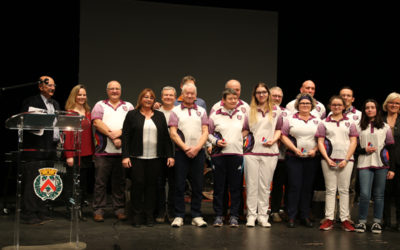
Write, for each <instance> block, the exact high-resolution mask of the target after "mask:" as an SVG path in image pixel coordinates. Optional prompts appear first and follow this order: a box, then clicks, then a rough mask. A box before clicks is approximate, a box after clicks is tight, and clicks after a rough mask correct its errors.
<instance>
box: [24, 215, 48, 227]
mask: <svg viewBox="0 0 400 250" xmlns="http://www.w3.org/2000/svg"><path fill="white" fill-rule="evenodd" d="M42 222H43V221H42V220H41V219H39V218H38V217H37V215H36V214H32V215H26V216H22V223H23V224H28V225H40V224H42Z"/></svg>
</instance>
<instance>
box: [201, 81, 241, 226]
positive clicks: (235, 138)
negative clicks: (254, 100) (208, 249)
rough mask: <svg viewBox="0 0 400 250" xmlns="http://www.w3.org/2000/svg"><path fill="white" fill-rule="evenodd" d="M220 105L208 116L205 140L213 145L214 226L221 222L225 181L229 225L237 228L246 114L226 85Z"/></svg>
mask: <svg viewBox="0 0 400 250" xmlns="http://www.w3.org/2000/svg"><path fill="white" fill-rule="evenodd" d="M222 102H223V106H222V107H219V108H218V109H217V110H215V111H214V112H213V113H212V114H211V115H210V117H209V136H208V140H209V141H210V142H211V144H212V145H213V148H214V150H212V152H211V158H212V162H213V164H214V168H215V169H214V199H213V207H214V211H215V214H216V217H215V221H214V224H213V225H214V226H215V227H221V226H222V225H223V203H224V191H225V183H227V185H228V190H229V192H230V197H231V206H230V215H231V216H230V221H229V224H230V226H231V227H238V226H239V223H238V219H239V208H240V195H241V186H242V163H243V136H245V135H247V133H248V123H247V116H246V114H245V113H243V112H242V111H241V110H240V109H237V108H236V104H237V102H238V96H237V93H236V91H235V90H233V89H230V88H227V89H225V90H224V91H223V93H222Z"/></svg>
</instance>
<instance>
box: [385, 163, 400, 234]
mask: <svg viewBox="0 0 400 250" xmlns="http://www.w3.org/2000/svg"><path fill="white" fill-rule="evenodd" d="M396 169H400V165H398V164H396ZM393 201H394V205H395V211H396V223H397V224H400V176H399V173H398V172H397V173H396V174H395V176H394V178H393V179H392V180H386V187H385V200H384V209H383V221H384V223H385V224H386V225H388V226H390V225H391V221H392V216H391V208H392V204H393Z"/></svg>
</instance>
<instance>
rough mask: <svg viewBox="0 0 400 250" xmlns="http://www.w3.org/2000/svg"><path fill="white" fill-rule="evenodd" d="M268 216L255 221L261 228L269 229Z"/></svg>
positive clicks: (259, 217)
mask: <svg viewBox="0 0 400 250" xmlns="http://www.w3.org/2000/svg"><path fill="white" fill-rule="evenodd" d="M268 217H269V216H268V215H267V216H258V218H257V221H258V224H259V225H260V226H261V227H271V223H269V222H268Z"/></svg>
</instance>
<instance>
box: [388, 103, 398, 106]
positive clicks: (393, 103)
mask: <svg viewBox="0 0 400 250" xmlns="http://www.w3.org/2000/svg"><path fill="white" fill-rule="evenodd" d="M388 104H390V105H396V106H400V102H388Z"/></svg>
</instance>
